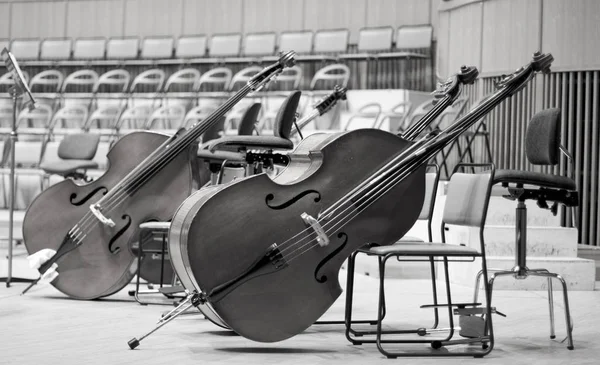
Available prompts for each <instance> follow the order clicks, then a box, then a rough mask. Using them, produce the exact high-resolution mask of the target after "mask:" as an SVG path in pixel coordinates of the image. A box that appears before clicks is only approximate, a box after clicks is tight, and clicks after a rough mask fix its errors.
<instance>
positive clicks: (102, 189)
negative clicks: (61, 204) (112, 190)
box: [69, 186, 108, 206]
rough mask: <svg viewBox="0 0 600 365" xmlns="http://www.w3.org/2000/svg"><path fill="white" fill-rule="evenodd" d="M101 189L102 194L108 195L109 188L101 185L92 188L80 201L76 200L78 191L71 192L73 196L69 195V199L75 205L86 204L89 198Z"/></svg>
mask: <svg viewBox="0 0 600 365" xmlns="http://www.w3.org/2000/svg"><path fill="white" fill-rule="evenodd" d="M99 191H102V195H106V193H108V189H107V188H106V187H104V186H99V187H97V188H96V189H94V190H92V191H91V192H90V193H89V194H88V195H86V196H84V197H83V198H81V200H79V201H76V199H77V193H73V194H71V196H70V197H69V200H70V201H71V204H73V205H75V206H80V205H83V204H85V203H86V202H87V201H88V200H90V199H91V198H92V197H93V196H94V195H96V193H98V192H99Z"/></svg>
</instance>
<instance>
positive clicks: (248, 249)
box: [130, 53, 553, 348]
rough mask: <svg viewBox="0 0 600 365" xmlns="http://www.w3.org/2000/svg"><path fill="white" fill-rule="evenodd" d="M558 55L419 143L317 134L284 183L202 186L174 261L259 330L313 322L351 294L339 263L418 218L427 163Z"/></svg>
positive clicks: (276, 335) (279, 332)
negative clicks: (346, 292) (344, 293)
mask: <svg viewBox="0 0 600 365" xmlns="http://www.w3.org/2000/svg"><path fill="white" fill-rule="evenodd" d="M552 60H553V58H552V56H551V55H549V54H541V53H536V54H535V55H534V58H533V61H532V62H530V63H528V64H527V65H525V66H524V67H522V68H521V69H519V70H517V71H516V72H515V73H513V74H511V75H509V76H506V77H504V78H503V79H502V80H500V82H498V84H497V90H496V92H495V93H494V94H492V95H490V96H488V97H487V98H486V99H485V100H484V101H483V102H481V103H480V104H479V105H478V106H477V107H475V108H474V109H472V110H471V111H470V112H469V113H467V114H466V115H465V116H463V117H461V118H459V119H458V120H457V121H455V122H454V123H453V124H452V125H450V126H449V127H448V128H446V129H445V130H443V131H435V132H432V133H429V134H427V135H426V136H424V137H422V138H420V139H419V140H417V141H415V142H414V143H412V142H408V141H406V140H404V139H403V138H401V137H399V136H396V135H393V134H391V133H387V132H383V131H380V130H373V129H359V130H354V131H350V132H343V133H339V134H336V135H333V136H329V137H326V138H320V139H319V137H318V136H319V135H315V136H316V137H315V138H317V139H318V140H317V141H316V143H310V148H300V147H302V144H301V145H300V146H299V147H298V148H297V149H296V152H295V154H292V155H291V156H290V164H289V165H288V167H287V168H286V169H285V170H284V171H283V172H282V173H281V174H280V175H278V176H277V177H276V178H275V179H273V180H271V179H269V178H268V177H267V176H266V175H264V174H260V175H254V176H250V177H247V178H245V179H242V180H238V181H235V182H233V183H231V184H228V185H226V186H221V187H218V188H214V189H210V190H205V191H203V190H200V191H199V192H197V193H196V194H194V195H192V196H191V197H190V198H188V199H186V201H185V202H184V204H183V205H182V207H180V209H179V210H178V212H177V213H176V214H175V216H174V218H173V223H172V225H171V230H174V229H175V228H176V227H175V225H176V224H177V225H180V226H179V227H178V230H179V231H180V232H182V234H180V239H181V240H180V242H179V248H177V247H176V245H175V244H174V243H173V242H172V240H171V237H170V249H171V250H177V249H178V250H179V251H180V255H181V256H182V257H184V260H182V262H178V263H175V262H173V263H174V266H175V269H176V271H177V272H179V271H180V270H182V269H183V270H186V271H188V275H189V277H191V278H192V279H193V284H194V288H195V289H196V291H197V292H196V293H195V294H194V295H195V296H196V298H195V300H196V301H197V302H200V303H209V304H210V305H211V307H212V308H213V310H214V311H215V312H216V313H217V314H218V315H219V317H220V318H221V319H222V320H223V321H224V322H225V323H227V325H228V326H229V327H230V328H231V329H233V330H234V331H235V332H237V333H238V334H240V335H242V336H244V337H246V338H248V339H251V340H254V341H259V342H275V341H281V340H284V339H287V338H289V337H292V336H294V335H296V334H298V333H300V332H302V331H304V330H305V329H306V328H308V327H309V326H310V325H312V324H313V323H314V322H315V321H316V320H317V319H318V318H319V317H321V315H323V313H325V311H327V309H328V308H329V307H330V306H331V305H332V304H333V302H334V301H335V300H336V299H337V297H338V296H339V295H340V294H341V292H342V289H341V287H340V285H339V282H338V280H337V278H338V272H339V270H340V268H341V265H342V263H343V262H344V260H345V259H346V258H347V257H348V256H349V255H350V254H351V253H352V252H353V251H355V250H356V249H358V248H359V247H361V246H363V245H364V244H365V243H378V244H383V245H386V244H391V243H393V242H396V241H397V240H398V239H399V238H401V237H402V236H403V235H404V234H405V233H406V232H407V231H408V229H410V227H411V226H412V225H413V223H414V222H415V220H416V218H417V216H418V214H419V211H420V207H421V205H422V203H423V196H424V185H425V184H424V176H425V173H424V170H425V163H426V161H428V160H429V159H430V158H431V157H433V156H434V155H435V154H436V153H437V152H439V151H440V150H441V149H442V148H444V147H445V146H447V145H448V144H449V143H452V142H453V141H454V140H455V139H456V138H458V137H459V136H460V135H461V134H462V133H464V132H465V131H466V130H467V129H468V128H470V127H471V126H472V125H473V124H474V123H476V122H477V121H478V120H480V119H481V118H482V117H483V116H484V115H485V114H487V113H488V112H490V111H491V110H492V109H493V108H494V107H496V106H497V105H498V104H499V103H500V102H502V101H503V100H504V99H505V98H507V97H509V96H511V95H514V94H515V93H516V92H517V91H519V90H520V89H522V88H523V87H524V86H525V85H526V84H527V82H528V81H529V80H531V79H532V78H533V76H534V75H535V74H536V73H537V72H549V68H550V64H551V62H552ZM311 137H312V136H311ZM311 137H309V138H306V139H305V140H304V141H303V142H308V141H309V140H311V139H313V138H311ZM298 150H300V151H302V154H301V155H299V152H298ZM296 155H299V156H296ZM357 167H360V168H357ZM190 200H193V201H195V204H192V203H190ZM184 206H186V209H183V207H184ZM231 206H235V207H236V209H231V208H230V207H231ZM181 264H183V267H181ZM134 340H135V339H134ZM130 347H132V348H133V346H132V345H131V343H130Z"/></svg>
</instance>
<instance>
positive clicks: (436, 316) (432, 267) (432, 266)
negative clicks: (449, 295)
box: [429, 257, 440, 329]
mask: <svg viewBox="0 0 600 365" xmlns="http://www.w3.org/2000/svg"><path fill="white" fill-rule="evenodd" d="M429 265H430V271H431V291H432V293H433V304H434V305H436V306H437V304H438V300H437V298H438V296H437V284H436V282H435V262H434V260H433V257H430V258H429ZM439 321H440V316H439V313H438V308H437V307H434V308H433V325H432V326H431V328H432V329H436V328H437V326H438V324H439Z"/></svg>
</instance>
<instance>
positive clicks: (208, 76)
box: [198, 67, 233, 90]
mask: <svg viewBox="0 0 600 365" xmlns="http://www.w3.org/2000/svg"><path fill="white" fill-rule="evenodd" d="M232 76H233V72H232V71H231V70H230V69H228V68H227V67H217V68H213V69H210V70H208V71H206V72H205V73H203V74H202V76H200V80H198V90H201V89H202V86H203V85H210V87H211V88H214V87H219V89H221V90H226V89H227V87H228V86H229V84H231V78H232Z"/></svg>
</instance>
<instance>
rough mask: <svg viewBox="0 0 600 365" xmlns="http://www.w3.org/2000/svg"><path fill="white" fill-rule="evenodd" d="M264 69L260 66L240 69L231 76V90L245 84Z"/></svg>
mask: <svg viewBox="0 0 600 365" xmlns="http://www.w3.org/2000/svg"><path fill="white" fill-rule="evenodd" d="M262 70H263V68H262V67H260V66H249V67H246V68H244V69H241V70H240V71H238V72H237V73H236V74H235V75H233V77H232V78H231V82H230V83H229V88H228V89H229V91H234V90H235V88H236V87H240V85H241V86H243V85H245V84H246V83H247V82H248V81H249V80H250V79H251V78H252V77H253V76H254V75H256V74H257V73H259V72H261V71H262Z"/></svg>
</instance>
